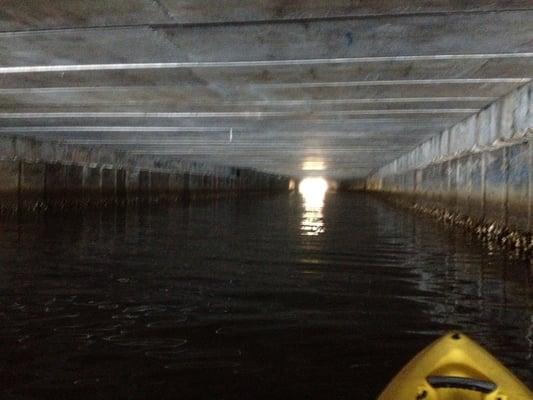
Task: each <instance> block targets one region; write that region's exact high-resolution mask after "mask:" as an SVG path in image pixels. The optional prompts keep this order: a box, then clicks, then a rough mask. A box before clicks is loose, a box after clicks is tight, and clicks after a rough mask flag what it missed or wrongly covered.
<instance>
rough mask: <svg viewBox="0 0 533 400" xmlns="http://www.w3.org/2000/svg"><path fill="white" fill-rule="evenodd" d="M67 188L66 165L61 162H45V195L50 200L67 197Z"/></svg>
mask: <svg viewBox="0 0 533 400" xmlns="http://www.w3.org/2000/svg"><path fill="white" fill-rule="evenodd" d="M66 188H67V178H66V165H65V164H61V163H46V164H45V197H46V200H47V201H49V202H61V201H63V200H64V199H65V194H66Z"/></svg>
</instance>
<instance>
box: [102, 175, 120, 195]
mask: <svg viewBox="0 0 533 400" xmlns="http://www.w3.org/2000/svg"><path fill="white" fill-rule="evenodd" d="M101 178H102V182H101V190H102V197H103V198H104V199H106V200H111V199H114V198H115V195H116V187H117V175H116V170H115V169H113V168H107V167H104V168H102V172H101Z"/></svg>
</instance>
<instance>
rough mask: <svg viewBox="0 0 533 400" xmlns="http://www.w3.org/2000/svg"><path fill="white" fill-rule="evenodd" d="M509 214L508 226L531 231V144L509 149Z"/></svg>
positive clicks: (507, 154)
mask: <svg viewBox="0 0 533 400" xmlns="http://www.w3.org/2000/svg"><path fill="white" fill-rule="evenodd" d="M506 150H507V152H506V156H507V164H508V184H507V214H508V218H507V220H508V224H509V225H511V226H515V227H517V228H519V229H522V230H527V229H529V225H530V223H531V222H530V217H529V208H530V197H529V196H530V194H529V192H530V188H529V185H530V174H531V170H530V168H529V158H530V155H529V151H530V144H529V143H527V142H526V143H520V144H517V145H514V146H510V147H508V148H507V149H506Z"/></svg>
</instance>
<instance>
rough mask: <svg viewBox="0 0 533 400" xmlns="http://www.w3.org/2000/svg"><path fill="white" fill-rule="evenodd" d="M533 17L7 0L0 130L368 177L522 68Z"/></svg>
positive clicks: (377, 5)
mask: <svg viewBox="0 0 533 400" xmlns="http://www.w3.org/2000/svg"><path fill="white" fill-rule="evenodd" d="M532 27H533V2H532V1H530V0H528V1H519V0H516V1H494V0H492V1H476V2H472V1H466V0H465V1H459V0H455V1H452V0H441V1H426V0H387V1H385V0H377V1H372V0H357V1H356V0H329V1H328V0H307V1H301V0H293V1H289V0H273V1H262V0H248V1H245V0H226V1H224V2H221V1H220V0H93V1H86V0H2V5H1V7H0V133H7V134H18V135H29V136H34V137H38V138H41V139H62V140H65V141H66V142H69V143H76V144H89V145H90V144H105V145H109V146H113V147H115V148H120V149H125V150H128V151H131V152H134V153H147V154H156V155H157V154H161V155H175V156H176V157H178V158H185V159H190V160H198V161H206V162H210V163H213V164H221V165H230V166H241V167H252V168H256V169H259V170H264V171H269V172H275V173H281V174H287V175H295V176H298V175H302V174H312V173H315V174H316V173H320V174H325V175H328V176H330V177H332V178H341V177H362V176H366V175H367V174H368V173H370V172H371V171H372V170H373V169H375V168H377V167H379V166H381V165H383V164H385V163H387V162H389V161H391V160H392V159H394V158H396V157H398V156H399V155H400V154H401V153H403V152H406V151H408V150H410V149H411V148H413V147H414V146H415V145H416V144H418V143H420V142H421V141H423V140H425V139H427V138H428V137H429V136H431V135H432V134H435V133H437V132H439V131H441V130H443V129H445V128H446V127H449V126H451V125H453V124H455V123H457V122H459V121H460V120H462V119H464V118H466V117H468V116H469V115H472V114H473V113H476V112H477V111H479V110H480V109H482V108H483V107H485V106H486V105H488V104H490V103H491V102H493V101H494V100H495V99H497V98H498V97H501V96H503V95H505V94H506V93H508V92H510V91H512V90H513V89H514V88H516V87H518V86H522V85H524V84H525V83H527V82H528V81H529V80H530V79H531V78H532V77H533V28H532ZM322 168H324V170H323V171H306V170H304V169H311V170H320V169H322Z"/></svg>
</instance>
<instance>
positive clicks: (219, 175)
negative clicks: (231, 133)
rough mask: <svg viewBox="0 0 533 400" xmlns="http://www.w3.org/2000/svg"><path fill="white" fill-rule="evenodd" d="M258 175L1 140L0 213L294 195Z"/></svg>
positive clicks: (285, 182) (279, 181) (284, 183)
mask: <svg viewBox="0 0 533 400" xmlns="http://www.w3.org/2000/svg"><path fill="white" fill-rule="evenodd" d="M288 186H289V179H288V178H286V177H283V176H277V175H269V174H265V173H261V172H258V171H254V170H247V169H238V168H230V167H220V166H210V165H206V164H203V163H194V162H183V161H180V160H176V159H173V158H164V157H163V158H155V157H151V156H130V155H128V154H127V153H123V152H116V151H112V150H109V149H108V148H104V147H90V148H89V147H82V146H73V145H65V144H61V143H59V142H41V141H37V140H33V139H28V138H23V137H9V136H0V211H13V210H17V209H25V210H31V209H40V208H46V207H48V206H51V205H61V206H66V205H69V204H72V205H75V206H80V205H89V204H91V203H93V204H96V205H105V204H113V203H116V202H122V201H131V200H137V199H145V200H152V199H153V200H155V199H157V200H159V199H178V198H182V197H191V196H200V195H210V194H213V193H220V192H244V191H282V190H288Z"/></svg>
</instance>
